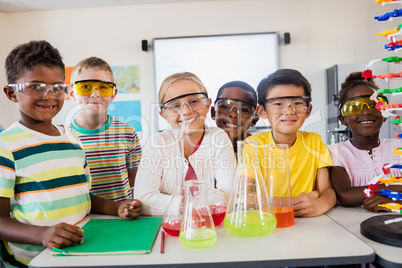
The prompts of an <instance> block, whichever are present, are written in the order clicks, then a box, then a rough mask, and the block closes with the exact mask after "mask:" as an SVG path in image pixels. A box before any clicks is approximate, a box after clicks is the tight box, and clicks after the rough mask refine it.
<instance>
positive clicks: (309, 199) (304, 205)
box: [292, 191, 321, 217]
mask: <svg viewBox="0 0 402 268" xmlns="http://www.w3.org/2000/svg"><path fill="white" fill-rule="evenodd" d="M318 197H319V194H318V192H317V191H313V192H310V193H308V194H307V193H301V194H299V195H298V196H296V197H293V198H292V201H293V210H294V212H295V216H296V217H313V216H317V215H320V214H317V212H318V211H321V210H320V209H319V207H318V206H319V202H317V200H318Z"/></svg>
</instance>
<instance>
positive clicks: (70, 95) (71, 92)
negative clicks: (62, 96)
mask: <svg viewBox="0 0 402 268" xmlns="http://www.w3.org/2000/svg"><path fill="white" fill-rule="evenodd" d="M68 96H69V97H70V99H72V100H73V101H75V94H74V89H73V88H71V87H70V90H69V92H68Z"/></svg>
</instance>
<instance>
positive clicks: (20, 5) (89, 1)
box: [0, 0, 222, 12]
mask: <svg viewBox="0 0 402 268" xmlns="http://www.w3.org/2000/svg"><path fill="white" fill-rule="evenodd" d="M196 1H198V2H200V1H222V0H0V11H2V12H21V11H34V10H51V9H68V8H88V7H104V6H120V5H136V4H153V3H173V2H196Z"/></svg>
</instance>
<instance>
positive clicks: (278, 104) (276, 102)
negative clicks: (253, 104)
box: [265, 96, 311, 114]
mask: <svg viewBox="0 0 402 268" xmlns="http://www.w3.org/2000/svg"><path fill="white" fill-rule="evenodd" d="M310 101H311V98H310V97H307V96H286V97H276V98H269V99H266V100H265V103H266V109H267V112H268V113H271V114H283V113H285V112H286V111H287V110H288V109H289V106H291V107H292V109H293V111H294V112H295V113H297V114H303V113H307V112H308V111H309V108H310Z"/></svg>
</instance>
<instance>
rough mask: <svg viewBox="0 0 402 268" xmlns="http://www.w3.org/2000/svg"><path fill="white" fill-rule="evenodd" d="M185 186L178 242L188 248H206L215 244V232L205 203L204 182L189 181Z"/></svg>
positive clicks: (206, 202) (207, 205) (205, 190)
mask: <svg viewBox="0 0 402 268" xmlns="http://www.w3.org/2000/svg"><path fill="white" fill-rule="evenodd" d="M184 185H185V198H184V200H185V204H184V214H183V220H182V223H181V227H180V236H179V238H180V242H181V243H182V244H183V245H184V246H186V247H189V248H207V247H211V246H212V245H213V244H215V241H216V231H215V226H214V222H213V220H212V216H211V211H210V209H209V204H208V201H207V186H206V182H205V181H204V180H189V181H186V182H185V183H184Z"/></svg>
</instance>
